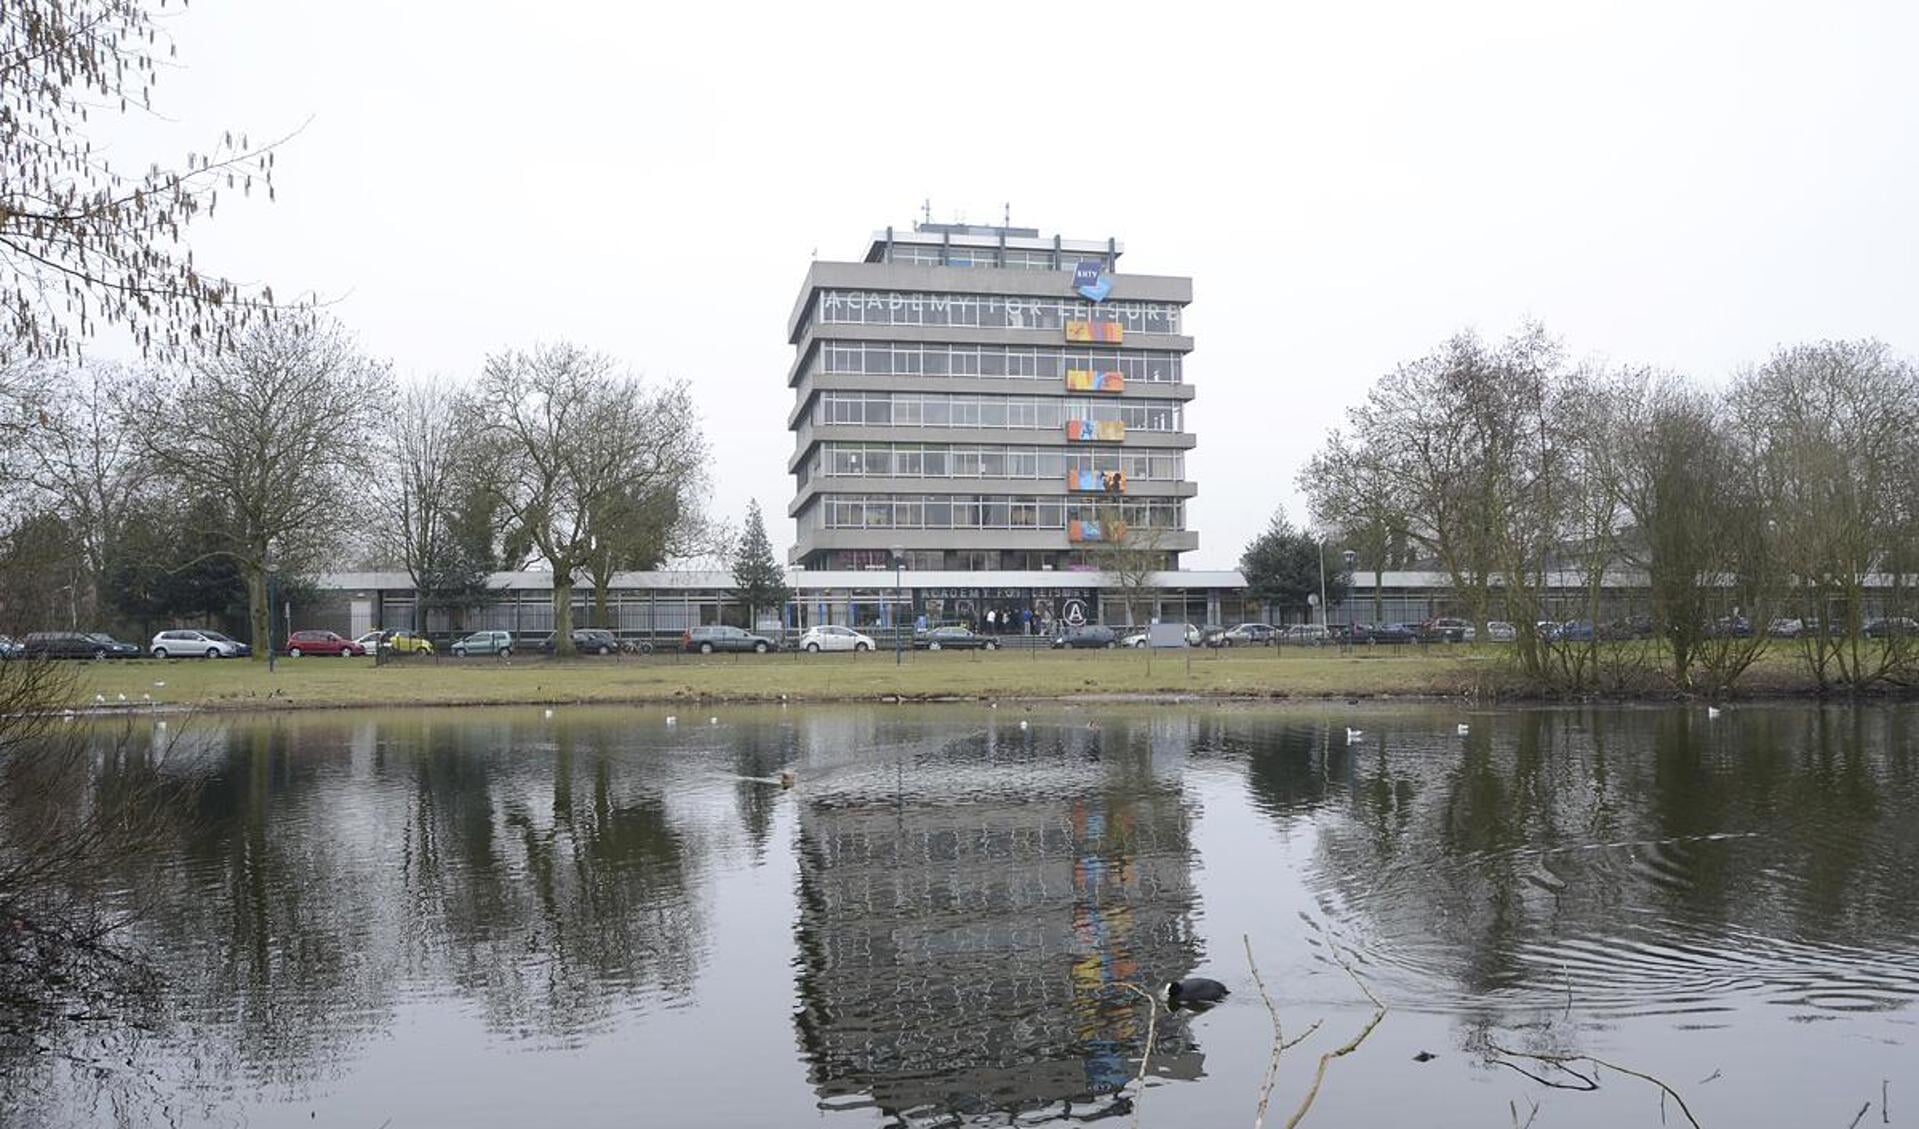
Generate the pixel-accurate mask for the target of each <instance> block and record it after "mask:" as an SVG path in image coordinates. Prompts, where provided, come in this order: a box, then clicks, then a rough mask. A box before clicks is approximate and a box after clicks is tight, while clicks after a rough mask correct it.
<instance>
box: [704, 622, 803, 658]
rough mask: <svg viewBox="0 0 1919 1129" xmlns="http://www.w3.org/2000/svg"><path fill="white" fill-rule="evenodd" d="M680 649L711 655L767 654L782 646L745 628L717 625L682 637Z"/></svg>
mask: <svg viewBox="0 0 1919 1129" xmlns="http://www.w3.org/2000/svg"><path fill="white" fill-rule="evenodd" d="M680 649H681V650H683V651H697V652H698V653H700V654H702V655H710V654H712V653H713V652H715V651H753V652H755V653H757V654H762V655H763V654H765V653H766V652H768V651H777V650H779V649H780V645H779V644H778V643H777V642H775V641H773V640H772V639H768V638H767V637H766V636H764V635H755V634H754V633H753V632H751V631H748V630H747V629H746V628H744V627H722V626H719V625H717V624H715V625H709V626H706V627H695V628H693V629H692V630H690V631H688V632H687V633H686V634H684V635H682V636H680Z"/></svg>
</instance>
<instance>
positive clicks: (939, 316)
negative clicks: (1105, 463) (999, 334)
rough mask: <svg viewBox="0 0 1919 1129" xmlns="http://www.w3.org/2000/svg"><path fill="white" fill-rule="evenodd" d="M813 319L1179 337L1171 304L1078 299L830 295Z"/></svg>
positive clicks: (823, 294)
mask: <svg viewBox="0 0 1919 1129" xmlns="http://www.w3.org/2000/svg"><path fill="white" fill-rule="evenodd" d="M815 310H816V314H815V316H814V317H813V318H811V319H809V320H808V322H807V324H808V325H809V326H810V325H811V324H813V322H814V321H817V322H818V323H819V324H822V325H827V324H831V325H958V326H980V327H983V328H986V329H1063V328H1065V326H1066V323H1067V322H1069V321H1109V322H1118V323H1119V324H1120V326H1122V327H1123V328H1124V329H1125V330H1126V331H1127V332H1129V333H1178V332H1179V323H1180V308H1179V306H1177V305H1175V304H1174V303H1171V302H1130V301H1127V302H1121V301H1113V302H1099V303H1093V302H1088V301H1084V300H1082V299H1078V298H1006V297H1000V296H998V295H974V294H920V293H913V292H908V291H903V290H826V291H822V292H821V293H820V296H819V301H818V303H817V305H816V306H815Z"/></svg>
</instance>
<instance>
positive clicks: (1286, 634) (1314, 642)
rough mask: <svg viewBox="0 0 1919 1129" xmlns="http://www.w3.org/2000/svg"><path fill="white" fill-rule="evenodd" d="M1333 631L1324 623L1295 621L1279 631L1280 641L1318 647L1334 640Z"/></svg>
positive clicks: (1288, 644)
mask: <svg viewBox="0 0 1919 1129" xmlns="http://www.w3.org/2000/svg"><path fill="white" fill-rule="evenodd" d="M1332 638H1333V633H1332V632H1331V631H1329V630H1327V628H1326V625H1325V624H1323V623H1295V624H1291V625H1290V626H1288V627H1287V628H1286V629H1285V630H1284V631H1282V632H1280V633H1279V641H1280V642H1281V643H1284V644H1286V645H1287V646H1292V647H1318V646H1322V645H1324V644H1326V643H1330V642H1332Z"/></svg>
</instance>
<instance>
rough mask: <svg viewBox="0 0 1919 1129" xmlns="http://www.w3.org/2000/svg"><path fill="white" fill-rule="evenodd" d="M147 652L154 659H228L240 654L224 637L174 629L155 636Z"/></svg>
mask: <svg viewBox="0 0 1919 1129" xmlns="http://www.w3.org/2000/svg"><path fill="white" fill-rule="evenodd" d="M147 652H148V653H149V654H151V655H152V656H153V657H154V658H156V659H164V658H176V659H230V658H232V657H234V656H235V655H237V654H239V653H240V648H239V645H238V644H236V643H235V642H234V641H233V640H231V639H229V638H227V637H226V636H224V635H220V636H214V635H209V634H207V633H205V632H201V631H195V630H193V629H191V628H186V627H176V628H174V629H173V630H172V631H162V632H161V633H160V634H158V635H155V636H154V637H153V642H152V643H151V644H149V645H148V647H147Z"/></svg>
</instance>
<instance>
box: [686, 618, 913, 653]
mask: <svg viewBox="0 0 1919 1129" xmlns="http://www.w3.org/2000/svg"><path fill="white" fill-rule="evenodd" d="M914 645H915V646H917V645H918V643H917V642H916V643H915V644H914ZM793 646H794V647H796V648H798V649H799V650H802V651H805V652H807V653H808V654H813V655H817V654H819V653H820V652H821V651H870V650H873V649H874V647H875V646H876V644H875V643H874V642H873V637H872V636H871V635H862V634H860V633H859V632H857V631H855V630H853V629H852V628H850V627H840V626H837V625H834V624H815V625H813V626H812V627H809V628H807V629H806V631H805V632H804V633H803V634H801V635H800V637H799V640H798V641H797V642H795V643H794V644H793ZM719 649H721V650H724V649H725V648H719Z"/></svg>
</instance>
